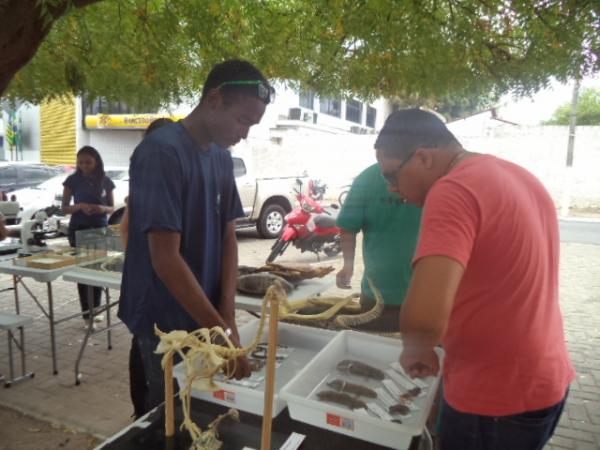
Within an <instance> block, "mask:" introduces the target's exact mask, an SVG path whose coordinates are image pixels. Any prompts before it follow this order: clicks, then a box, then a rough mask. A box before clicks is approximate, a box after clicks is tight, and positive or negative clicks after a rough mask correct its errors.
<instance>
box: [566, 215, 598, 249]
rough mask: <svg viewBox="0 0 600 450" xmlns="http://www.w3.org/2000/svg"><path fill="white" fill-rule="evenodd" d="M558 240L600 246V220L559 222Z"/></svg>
mask: <svg viewBox="0 0 600 450" xmlns="http://www.w3.org/2000/svg"><path fill="white" fill-rule="evenodd" d="M560 240H561V241H562V242H574V243H578V244H594V245H600V220H576V219H568V220H560Z"/></svg>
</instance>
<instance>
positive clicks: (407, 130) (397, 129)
mask: <svg viewBox="0 0 600 450" xmlns="http://www.w3.org/2000/svg"><path fill="white" fill-rule="evenodd" d="M454 145H459V146H460V142H458V139H456V137H455V136H454V135H453V134H452V133H451V132H450V130H448V128H447V127H446V124H444V122H442V120H441V119H440V118H439V117H438V116H436V115H435V114H433V113H431V112H428V111H424V110H422V109H417V108H412V109H401V110H399V111H396V112H393V113H392V114H390V116H389V117H388V118H387V120H386V121H385V124H384V125H383V128H382V129H381V131H380V132H379V136H377V140H376V141H375V148H376V149H378V150H382V151H384V152H385V153H386V154H388V155H389V156H392V157H395V158H398V159H405V158H406V157H408V156H409V155H410V154H411V153H413V152H414V151H415V150H417V149H418V148H445V147H448V146H454Z"/></svg>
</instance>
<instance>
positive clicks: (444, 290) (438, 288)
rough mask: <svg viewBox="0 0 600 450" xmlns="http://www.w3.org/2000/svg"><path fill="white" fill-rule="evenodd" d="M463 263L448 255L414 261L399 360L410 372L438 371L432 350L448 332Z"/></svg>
mask: <svg viewBox="0 0 600 450" xmlns="http://www.w3.org/2000/svg"><path fill="white" fill-rule="evenodd" d="M463 273H464V267H463V266H462V265H461V264H460V263H459V262H457V261H456V260H454V259H451V258H448V257H446V256H426V257H424V258H422V259H420V260H419V261H417V263H416V265H415V270H414V273H413V277H412V281H411V283H410V287H409V289H408V293H407V295H406V301H405V302H404V304H403V305H402V310H401V312H400V332H401V333H402V341H403V344H404V348H403V350H402V354H401V355H400V364H401V365H402V367H403V368H404V370H406V372H407V373H408V374H409V375H411V376H413V377H414V376H418V377H425V376H429V375H435V374H437V372H438V371H439V363H438V358H437V355H436V354H435V352H434V351H433V349H434V347H435V346H436V345H438V344H439V342H440V341H441V339H442V337H443V336H444V334H445V332H446V328H447V326H448V320H449V318H450V313H451V311H452V306H453V305H454V297H455V295H456V291H457V290H458V286H459V284H460V281H461V279H462V276H463Z"/></svg>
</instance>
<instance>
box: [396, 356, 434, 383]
mask: <svg viewBox="0 0 600 450" xmlns="http://www.w3.org/2000/svg"><path fill="white" fill-rule="evenodd" d="M400 365H401V366H402V368H403V369H404V370H405V371H406V373H407V374H408V375H409V376H410V377H412V378H425V377H429V376H435V375H437V374H438V372H439V370H440V361H439V359H438V355H437V353H436V352H435V351H434V350H433V349H429V350H421V351H409V350H406V349H404V350H402V354H401V355H400Z"/></svg>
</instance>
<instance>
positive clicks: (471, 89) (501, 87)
mask: <svg viewBox="0 0 600 450" xmlns="http://www.w3.org/2000/svg"><path fill="white" fill-rule="evenodd" d="M0 15H1V16H2V26H1V27H0V28H2V30H0V74H2V73H4V77H5V79H4V83H2V80H1V79H0V92H2V91H4V90H5V88H6V85H7V84H8V80H10V79H11V78H12V83H11V84H10V86H9V88H8V90H7V91H6V95H7V96H8V97H9V98H20V99H22V100H26V101H31V102H34V103H37V102H40V101H41V100H43V99H45V98H48V97H53V96H60V95H65V94H76V95H79V94H82V93H88V94H89V95H91V96H92V97H99V96H101V97H105V98H107V99H109V100H119V101H125V102H128V103H130V104H132V105H142V106H157V105H167V104H170V103H173V102H175V103H178V102H181V101H182V100H183V99H185V98H190V97H191V98H197V96H198V93H199V92H200V90H201V87H202V83H203V81H204V79H205V77H206V74H207V72H208V70H210V68H211V66H212V65H213V64H215V63H217V62H220V61H222V60H224V59H227V58H234V57H235V58H243V59H248V60H250V61H252V62H253V63H255V64H256V65H257V66H258V67H259V68H261V69H262V70H263V71H264V73H265V75H266V76H268V77H269V78H271V79H278V80H286V82H289V83H291V84H293V85H294V86H302V87H304V88H311V89H314V90H316V91H318V92H320V93H323V94H336V95H339V94H342V95H343V94H344V93H353V94H354V95H358V96H360V97H362V98H365V99H369V98H374V97H378V96H385V97H391V98H412V99H415V101H416V102H417V103H419V102H423V103H425V102H427V103H428V104H432V103H433V104H436V103H448V102H449V100H453V101H454V100H456V99H460V100H461V101H466V102H467V103H470V102H471V100H470V99H473V98H487V97H489V96H490V95H498V94H500V93H504V92H506V91H508V90H512V91H517V92H519V93H523V94H527V93H533V92H534V91H535V90H537V89H539V88H541V87H544V86H546V85H547V84H548V82H549V79H550V77H555V78H557V79H559V80H562V81H564V80H566V79H568V78H570V77H572V76H578V75H581V74H587V73H590V72H596V71H598V69H600V59H599V55H600V19H599V18H600V2H598V1H597V0H589V1H584V0H562V1H559V0H511V1H509V0H311V1H306V0H247V1H244V0H0ZM5 25H6V26H5ZM36 39H37V40H38V41H39V42H37V43H36ZM40 43H41V45H40ZM38 47H39V48H38ZM36 50H37V51H36ZM34 54H35V56H33V55H34ZM7 61H8V62H9V63H10V64H8V65H7ZM27 61H29V62H28V63H27ZM25 63H27V64H26V65H25ZM19 64H20V66H19ZM16 66H19V67H16ZM15 67H16V69H15ZM8 68H9V69H10V70H8ZM15 74H16V75H15ZM13 76H14V77H13Z"/></svg>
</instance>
